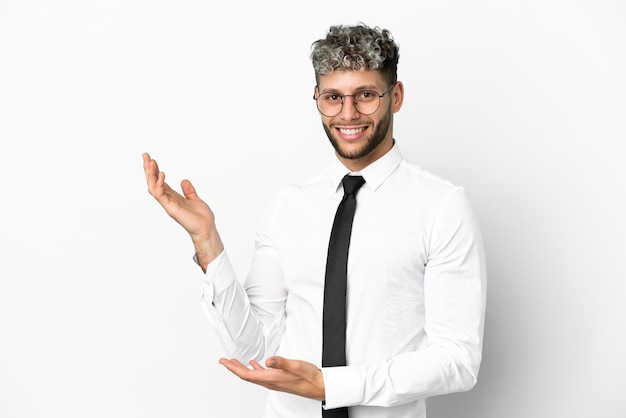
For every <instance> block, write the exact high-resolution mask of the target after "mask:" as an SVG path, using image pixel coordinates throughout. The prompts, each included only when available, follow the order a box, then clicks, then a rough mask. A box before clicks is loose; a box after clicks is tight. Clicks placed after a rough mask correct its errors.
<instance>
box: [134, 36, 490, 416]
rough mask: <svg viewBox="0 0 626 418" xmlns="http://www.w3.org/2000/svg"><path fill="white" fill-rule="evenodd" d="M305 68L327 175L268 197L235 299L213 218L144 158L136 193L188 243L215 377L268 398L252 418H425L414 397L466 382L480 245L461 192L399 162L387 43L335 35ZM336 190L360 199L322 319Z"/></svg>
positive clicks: (481, 280)
mask: <svg viewBox="0 0 626 418" xmlns="http://www.w3.org/2000/svg"><path fill="white" fill-rule="evenodd" d="M311 58H312V61H313V67H314V69H315V75H316V83H317V84H316V86H315V90H314V98H315V101H316V103H317V108H318V110H319V113H320V115H321V119H322V124H323V127H324V130H325V131H326V134H327V136H328V138H329V139H330V142H331V144H332V146H333V147H334V150H335V154H336V157H337V158H336V162H335V163H334V164H333V165H332V166H331V167H328V168H326V169H325V170H323V171H321V172H320V173H319V174H318V175H316V176H315V177H314V178H312V179H311V180H310V181H308V182H307V183H305V184H302V185H292V186H287V187H284V188H283V189H281V190H280V191H279V192H278V193H277V194H276V196H275V197H274V199H273V200H272V202H271V204H270V205H269V208H268V209H267V211H266V213H265V216H264V217H263V220H262V222H261V226H260V229H259V232H258V235H257V240H256V250H255V255H254V259H253V262H252V266H251V271H250V273H249V275H248V276H247V278H246V280H245V283H244V284H243V285H241V284H240V283H239V282H238V281H237V279H236V277H235V274H234V272H233V268H232V266H231V265H230V263H229V261H228V256H227V254H226V252H225V250H224V246H223V244H222V241H221V239H220V236H219V234H218V231H217V229H216V226H215V222H214V217H213V213H212V212H211V209H210V208H209V207H208V206H207V205H206V204H205V203H204V202H203V201H202V200H201V199H200V198H199V197H198V195H197V194H196V191H195V189H194V187H193V186H192V185H191V183H190V182H189V181H187V180H184V181H183V182H182V184H181V187H182V191H183V195H184V196H181V195H180V194H178V193H177V192H175V191H174V190H172V189H171V188H170V187H169V186H168V185H167V184H166V183H165V176H164V174H163V173H162V172H159V169H158V167H157V164H156V162H155V161H154V160H152V159H151V158H150V156H149V155H148V154H144V169H145V173H146V178H147V181H148V189H149V191H150V193H151V194H152V195H153V196H154V197H155V198H156V199H157V201H158V202H159V203H160V204H161V205H162V206H163V207H164V209H165V210H166V212H167V213H168V214H169V215H170V216H172V217H173V218H174V219H175V220H176V221H177V222H179V223H180V224H181V225H182V226H183V227H184V228H185V229H186V230H187V232H188V233H189V234H190V235H191V238H192V241H193V244H194V246H195V250H196V255H195V260H196V262H197V263H198V264H199V266H200V267H201V268H202V271H203V272H204V275H203V276H202V280H203V284H204V291H203V297H202V305H203V307H204V308H205V311H206V313H207V315H208V317H209V318H210V319H211V320H212V322H213V323H214V325H215V327H216V329H217V331H218V333H219V335H220V336H221V338H222V340H223V343H224V345H225V348H226V349H227V350H228V351H229V353H230V355H231V356H232V358H231V359H220V362H221V364H223V365H224V366H225V367H226V368H228V370H230V371H231V372H233V373H234V374H236V375H237V376H239V377H240V378H242V379H244V380H247V381H250V382H252V383H256V384H259V385H262V386H265V387H267V388H269V389H271V391H270V394H269V398H268V402H267V407H266V410H265V414H264V415H263V416H264V417H268V418H269V417H284V418H293V417H320V416H324V417H327V416H342V417H347V416H348V414H349V416H350V417H351V418H360V417H376V418H378V417H394V418H400V417H407V418H408V417H411V418H416V417H425V414H426V411H425V410H426V407H425V399H426V398H427V397H429V396H434V395H440V394H445V393H450V392H456V391H463V390H468V389H470V388H472V387H473V386H474V384H475V383H476V379H477V375H478V369H479V365H480V361H481V351H482V334H483V325H484V311H485V298H486V272H485V263H484V252H483V246H482V241H481V236H480V231H479V228H478V225H477V222H476V219H475V217H474V215H473V213H472V210H471V207H470V205H469V202H468V198H467V196H466V194H465V191H464V189H463V188H461V187H458V186H455V185H453V184H451V183H450V182H448V181H445V180H442V179H440V178H438V177H436V176H434V175H432V174H430V173H427V172H425V171H424V170H422V169H420V168H419V167H418V166H416V165H414V164H411V163H409V162H407V161H406V160H405V159H404V158H403V157H402V154H401V152H400V149H399V145H398V144H397V143H396V142H395V139H394V137H393V115H394V114H395V113H396V112H398V111H399V110H400V108H401V106H402V102H403V98H404V86H403V84H402V82H401V81H398V80H397V78H396V76H397V63H398V58H399V49H398V46H397V45H396V43H395V42H394V40H393V38H392V37H391V34H390V33H389V32H388V31H387V30H382V29H380V28H370V27H367V26H365V25H362V24H360V25H356V26H334V27H331V28H330V31H329V32H328V34H327V36H326V38H324V39H320V40H318V41H316V42H315V43H314V44H313V50H312V54H311ZM346 175H350V176H351V177H355V176H356V178H358V179H359V183H360V184H362V185H361V187H360V189H359V190H358V191H356V192H353V193H352V195H351V196H352V198H354V199H355V200H356V212H355V214H354V218H353V220H351V222H352V229H351V237H349V238H348V239H349V257H348V261H347V263H348V264H347V267H345V268H344V269H347V279H346V280H347V284H345V285H344V286H345V287H346V288H347V290H344V292H345V294H340V295H339V297H338V298H335V299H338V300H340V301H341V303H344V304H345V306H341V307H339V308H338V310H337V311H335V312H339V313H328V312H326V309H327V308H328V309H330V305H331V302H330V298H333V297H335V296H337V295H336V293H341V290H339V291H337V292H336V291H335V290H332V289H335V287H334V286H335V284H334V283H335V282H333V280H335V279H331V278H325V276H329V277H330V276H332V274H331V273H328V270H327V266H326V263H327V261H328V263H329V265H330V263H331V259H333V260H334V259H335V256H336V254H335V252H336V251H335V250H334V249H332V248H334V247H332V246H331V247H330V248H331V249H329V236H330V234H331V228H332V229H333V231H334V226H333V224H334V222H336V221H334V218H335V215H336V211H337V207H338V205H339V202H340V201H341V200H342V195H343V194H344V189H346V194H348V192H347V187H348V186H343V187H342V184H344V183H342V181H343V178H344V176H346ZM358 176H360V177H362V179H360V177H358ZM352 180H354V178H353V179H351V180H348V181H352ZM362 180H364V183H363V181H362ZM345 184H348V183H345ZM355 195H356V197H354V196H355ZM339 216H340V215H339V214H337V217H338V218H339ZM333 234H335V232H333ZM333 236H334V235H333ZM330 241H331V245H332V242H333V239H331V240H330ZM344 262H345V260H344ZM325 289H326V292H325ZM329 289H331V290H329ZM327 298H329V299H328V300H327ZM326 305H328V306H326ZM344 313H345V318H344V319H343V322H344V324H343V326H344V328H343V330H342V331H340V332H335V331H329V330H330V329H331V328H330V325H327V322H326V321H327V319H328V320H329V321H330V320H332V319H334V318H335V316H341V315H343V314H344ZM327 328H328V329H327ZM327 333H328V334H329V336H327ZM335 334H343V335H335ZM344 336H345V342H343V337H344ZM335 337H340V338H341V340H337V341H340V342H335V340H331V338H335ZM341 344H345V350H344V348H343V345H341ZM337 347H341V349H340V350H335V351H340V356H343V357H344V359H342V360H338V361H337V362H336V363H333V364H331V365H327V363H325V362H324V361H322V357H324V358H326V357H325V356H326V355H327V354H326V352H327V351H328V350H332V349H336V348H337ZM263 360H265V362H264V365H262V364H261V362H262V361H263ZM248 362H249V366H247V365H245V363H248ZM335 413H336V414H337V415H333V414H335Z"/></svg>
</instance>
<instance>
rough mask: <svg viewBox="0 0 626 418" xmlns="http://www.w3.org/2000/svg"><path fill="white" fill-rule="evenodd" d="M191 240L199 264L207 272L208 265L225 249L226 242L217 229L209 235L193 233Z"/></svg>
mask: <svg viewBox="0 0 626 418" xmlns="http://www.w3.org/2000/svg"><path fill="white" fill-rule="evenodd" d="M191 241H192V242H193V245H194V247H195V250H196V257H197V259H198V264H199V265H200V267H201V268H202V270H203V271H205V272H206V268H207V265H208V264H209V263H210V262H211V261H213V260H214V259H215V258H216V257H217V256H218V255H220V254H221V253H222V251H224V244H223V243H222V240H221V238H220V236H219V234H218V233H217V231H214V233H212V234H207V235H192V236H191Z"/></svg>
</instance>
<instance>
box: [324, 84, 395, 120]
mask: <svg viewBox="0 0 626 418" xmlns="http://www.w3.org/2000/svg"><path fill="white" fill-rule="evenodd" d="M397 82H398V80H394V82H393V83H391V84H390V85H389V87H387V89H386V90H385V91H384V92H383V94H378V92H377V91H375V90H369V89H363V90H359V91H357V92H356V93H354V94H344V95H340V94H336V93H320V94H318V95H317V97H315V94H314V95H313V100H315V106H316V107H317V111H318V112H320V113H321V114H322V115H324V116H326V117H327V118H334V117H335V116H337V115H338V114H340V113H341V111H342V110H343V98H344V97H352V99H353V104H354V109H355V110H356V111H357V112H359V113H360V114H361V115H363V116H369V115H373V114H374V113H376V112H377V111H378V109H380V103H381V101H382V100H381V99H382V98H383V97H385V95H386V94H387V93H389V92H390V91H391V89H392V88H393V86H395V85H396V83H397ZM364 91H369V92H372V93H375V94H376V95H377V96H378V107H376V110H374V111H373V112H370V113H363V112H361V111H360V110H359V107H358V106H357V102H356V96H358V95H359V94H361V93H363V92H364ZM323 94H336V95H337V96H339V98H340V99H341V107H340V108H339V112H337V113H335V114H334V115H332V116H331V115H327V114H325V113H324V112H322V110H321V109H320V105H319V102H318V101H317V99H319V98H320V96H322V95H323Z"/></svg>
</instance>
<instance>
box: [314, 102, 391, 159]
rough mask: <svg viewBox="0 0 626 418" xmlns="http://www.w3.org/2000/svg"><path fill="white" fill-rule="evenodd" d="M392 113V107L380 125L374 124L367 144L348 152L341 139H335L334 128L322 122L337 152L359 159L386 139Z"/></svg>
mask: <svg viewBox="0 0 626 418" xmlns="http://www.w3.org/2000/svg"><path fill="white" fill-rule="evenodd" d="M391 115H392V112H391V111H390V109H387V112H386V113H385V115H384V116H383V118H382V119H381V120H380V122H379V123H378V125H373V126H374V132H373V133H372V134H371V135H370V137H369V138H367V140H366V142H365V144H364V145H363V146H362V147H361V148H359V149H357V150H354V151H352V152H348V151H347V150H344V149H342V148H341V146H340V145H339V141H337V139H335V137H334V130H333V129H331V128H330V126H328V125H326V124H325V123H324V122H322V125H323V126H324V131H325V132H326V136H328V139H329V140H330V143H331V144H332V146H333V148H334V149H335V152H337V154H338V155H339V156H340V157H342V158H345V159H347V160H358V159H361V158H363V157H365V156H367V155H369V154H370V153H371V152H372V151H374V150H375V149H376V147H378V146H379V145H380V144H381V142H383V141H384V139H385V137H386V136H387V132H389V127H390V126H391ZM370 126H372V125H370Z"/></svg>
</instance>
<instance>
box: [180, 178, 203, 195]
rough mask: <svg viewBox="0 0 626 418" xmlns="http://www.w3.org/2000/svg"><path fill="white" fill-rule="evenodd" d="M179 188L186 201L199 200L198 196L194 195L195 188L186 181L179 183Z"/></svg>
mask: <svg viewBox="0 0 626 418" xmlns="http://www.w3.org/2000/svg"><path fill="white" fill-rule="evenodd" d="M180 187H181V188H182V189H183V194H184V195H185V197H186V198H187V199H190V200H200V198H199V197H198V194H197V193H196V188H195V187H193V184H191V182H190V181H189V180H187V179H185V180H183V181H182V182H181V183H180Z"/></svg>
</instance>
